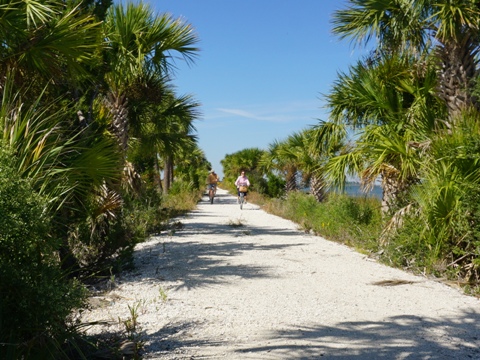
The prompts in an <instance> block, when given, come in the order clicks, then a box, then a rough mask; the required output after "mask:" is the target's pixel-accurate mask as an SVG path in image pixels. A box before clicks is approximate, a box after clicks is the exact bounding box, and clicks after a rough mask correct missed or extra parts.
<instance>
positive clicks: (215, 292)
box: [84, 189, 480, 360]
mask: <svg viewBox="0 0 480 360" xmlns="http://www.w3.org/2000/svg"><path fill="white" fill-rule="evenodd" d="M178 221H180V222H181V224H182V225H183V227H182V228H181V229H178V230H176V231H175V232H170V233H169V234H162V235H160V236H157V237H153V238H152V239H151V240H150V241H148V242H145V243H142V244H140V245H139V246H138V247H137V249H136V254H135V263H136V268H135V270H134V271H132V272H129V273H125V274H121V275H120V276H118V277H117V278H116V281H115V283H116V287H115V288H114V289H113V290H112V291H111V292H110V293H109V294H106V299H104V300H103V301H102V302H101V303H102V304H104V305H103V306H101V307H97V308H96V309H95V310H94V311H92V312H89V313H87V314H86V315H85V317H84V318H85V320H86V321H89V320H98V319H107V320H112V321H113V322H114V324H112V325H111V326H110V327H103V328H101V329H99V328H92V329H91V331H92V332H98V331H101V330H103V331H114V330H116V329H118V328H119V327H120V325H119V324H118V319H119V318H120V319H127V318H129V316H130V310H129V306H130V308H133V307H134V308H135V309H136V312H137V313H138V319H137V321H138V326H139V328H140V329H141V331H142V333H143V335H144V339H145V340H146V343H145V352H144V358H145V359H320V358H321V359H342V360H344V359H480V347H479V346H480V306H479V305H480V302H479V300H478V299H476V298H474V297H469V296H465V295H462V294H461V292H460V291H459V290H457V289H454V288H451V287H448V286H446V285H444V284H441V283H438V282H435V281H432V280H427V279H425V278H423V277H417V276H413V275H411V274H408V273H406V272H403V271H401V270H398V269H392V268H389V267H386V266H383V265H380V264H378V263H376V262H375V261H372V260H371V259H368V258H367V257H366V256H364V255H361V254H359V253H357V252H355V251H353V250H351V249H349V248H347V247H345V246H343V245H340V244H337V243H334V242H330V241H327V240H325V239H323V238H321V237H318V236H313V235H309V234H305V233H303V232H301V231H299V230H298V229H297V226H296V225H295V224H294V223H292V222H290V221H288V220H284V219H282V218H279V217H276V216H273V215H269V214H267V213H265V212H264V211H263V210H261V209H259V207H258V206H256V205H253V204H247V205H246V206H245V207H244V209H243V210H240V208H239V206H238V205H237V203H236V198H234V197H233V196H230V195H228V194H227V192H226V191H224V190H221V189H219V190H218V193H217V197H216V199H215V202H214V204H210V203H208V202H207V198H206V197H204V199H203V201H202V202H201V203H200V204H199V206H198V208H197V210H195V211H193V212H192V213H190V214H189V215H188V216H185V217H183V218H179V219H178ZM239 224H242V225H243V226H238V225H239ZM385 280H386V281H389V280H395V284H396V285H395V286H380V285H376V284H375V283H377V282H380V281H385ZM164 295H166V298H167V299H166V301H164V300H163V299H162V298H164Z"/></svg>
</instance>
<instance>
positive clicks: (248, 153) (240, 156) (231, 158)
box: [220, 148, 264, 188]
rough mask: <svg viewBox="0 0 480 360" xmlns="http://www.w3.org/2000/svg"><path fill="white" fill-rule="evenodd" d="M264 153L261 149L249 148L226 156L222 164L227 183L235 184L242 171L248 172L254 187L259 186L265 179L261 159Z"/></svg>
mask: <svg viewBox="0 0 480 360" xmlns="http://www.w3.org/2000/svg"><path fill="white" fill-rule="evenodd" d="M263 154H264V151H263V150H261V149H259V148H247V149H243V150H240V151H237V152H235V153H232V154H227V155H225V158H223V159H222V160H221V161H220V163H221V164H222V167H223V172H224V174H225V178H226V181H227V182H230V183H232V184H233V182H234V181H235V180H236V179H237V177H238V175H240V173H241V171H242V170H244V171H246V172H247V176H248V178H249V179H250V182H251V183H252V187H253V188H254V187H255V186H258V184H259V183H260V182H261V179H262V178H263V171H262V169H261V159H262V156H263Z"/></svg>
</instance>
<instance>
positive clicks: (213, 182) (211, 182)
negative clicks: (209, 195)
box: [207, 169, 218, 192]
mask: <svg viewBox="0 0 480 360" xmlns="http://www.w3.org/2000/svg"><path fill="white" fill-rule="evenodd" d="M217 183H218V175H217V174H216V173H215V170H213V169H212V170H210V173H209V174H208V177H207V189H208V191H209V192H210V189H212V190H213V191H215V190H216V188H217Z"/></svg>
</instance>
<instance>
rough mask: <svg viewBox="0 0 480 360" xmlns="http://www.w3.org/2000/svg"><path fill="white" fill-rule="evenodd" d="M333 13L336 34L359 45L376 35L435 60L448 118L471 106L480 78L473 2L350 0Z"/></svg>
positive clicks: (478, 19) (393, 48)
mask: <svg viewBox="0 0 480 360" xmlns="http://www.w3.org/2000/svg"><path fill="white" fill-rule="evenodd" d="M350 4H351V5H350V6H349V7H348V8H347V9H345V10H339V11H337V12H336V13H335V14H334V17H333V25H334V27H333V32H334V33H335V34H337V35H339V36H340V38H346V37H350V38H351V39H352V40H353V41H356V42H357V43H362V42H364V43H368V42H369V41H370V40H371V39H372V38H374V40H375V42H376V46H377V49H379V50H386V51H388V52H395V53H405V52H407V53H409V54H412V55H413V54H417V55H418V56H420V57H421V56H422V54H424V53H425V52H429V53H430V54H431V55H433V56H435V58H436V60H437V61H436V65H437V69H438V76H437V80H438V86H437V89H436V93H437V95H438V96H439V97H440V98H441V99H443V100H444V101H445V103H446V105H447V108H448V110H449V118H450V119H449V121H450V122H452V121H454V119H455V117H457V116H458V115H460V113H461V112H462V111H463V110H465V109H468V108H469V107H471V106H474V107H477V101H476V98H475V97H473V96H472V90H473V88H474V85H475V83H474V82H475V80H476V76H477V68H476V64H477V60H476V58H477V55H478V51H479V49H480V48H479V44H480V43H479V41H480V40H479V39H480V38H479V36H478V30H479V28H478V24H479V23H480V12H479V11H478V10H479V9H478V4H477V2H476V1H474V0H440V1H437V0H422V1H408V0H387V1H384V0H369V1H363V0H351V1H350Z"/></svg>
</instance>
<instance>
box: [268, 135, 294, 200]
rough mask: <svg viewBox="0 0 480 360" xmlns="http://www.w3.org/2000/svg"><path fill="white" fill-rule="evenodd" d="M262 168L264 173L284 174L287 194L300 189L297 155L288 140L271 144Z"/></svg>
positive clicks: (275, 141)
mask: <svg viewBox="0 0 480 360" xmlns="http://www.w3.org/2000/svg"><path fill="white" fill-rule="evenodd" d="M292 142H293V140H292ZM261 166H262V168H263V169H264V171H267V172H269V171H274V172H275V171H278V172H280V173H281V174H282V176H283V178H284V179H285V192H286V193H287V194H288V193H289V192H291V191H295V190H297V189H298V184H297V177H298V166H297V163H296V154H295V151H293V149H291V147H290V144H288V139H287V140H285V141H279V140H274V141H273V142H272V143H271V144H269V145H268V149H267V151H266V152H265V154H264V155H263V157H262V159H261Z"/></svg>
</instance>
